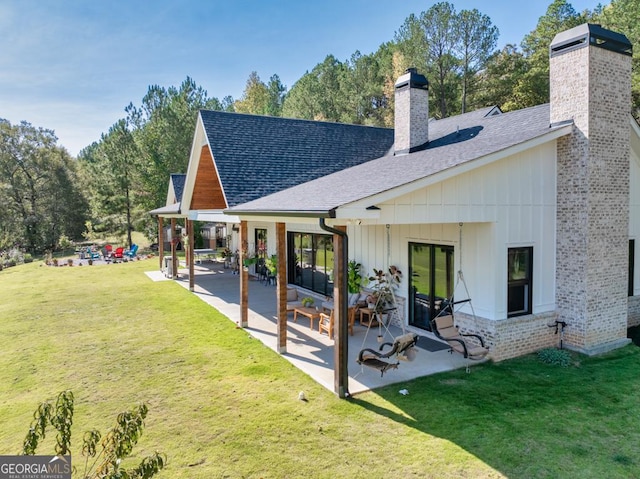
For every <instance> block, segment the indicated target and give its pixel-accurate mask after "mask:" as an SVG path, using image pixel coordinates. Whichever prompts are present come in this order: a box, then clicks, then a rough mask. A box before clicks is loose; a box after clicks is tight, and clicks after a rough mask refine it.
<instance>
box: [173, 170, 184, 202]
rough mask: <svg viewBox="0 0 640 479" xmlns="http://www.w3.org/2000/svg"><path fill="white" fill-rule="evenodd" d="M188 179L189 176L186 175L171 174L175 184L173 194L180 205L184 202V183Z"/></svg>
mask: <svg viewBox="0 0 640 479" xmlns="http://www.w3.org/2000/svg"><path fill="white" fill-rule="evenodd" d="M186 179H187V175H185V174H184V173H171V183H172V184H173V192H174V193H175V195H176V201H177V202H178V203H180V202H181V201H182V193H183V192H184V182H185V181H186Z"/></svg>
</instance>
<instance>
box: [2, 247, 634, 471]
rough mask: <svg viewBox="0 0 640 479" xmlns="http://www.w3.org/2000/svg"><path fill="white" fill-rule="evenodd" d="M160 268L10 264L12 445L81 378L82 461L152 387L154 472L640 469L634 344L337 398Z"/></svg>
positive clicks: (147, 449) (6, 300) (7, 367)
mask: <svg viewBox="0 0 640 479" xmlns="http://www.w3.org/2000/svg"><path fill="white" fill-rule="evenodd" d="M157 267H158V264H157V259H151V260H144V261H139V262H132V263H126V264H117V265H104V266H92V267H88V266H83V267H77V266H76V267H71V268H70V267H59V268H50V267H44V266H40V265H39V263H33V264H30V265H24V266H19V267H15V268H9V269H6V270H4V271H2V272H0V321H1V322H2V348H0V424H2V427H1V428H0V454H13V453H17V452H18V451H19V450H20V448H21V444H22V440H23V438H24V436H25V434H26V431H27V428H28V424H29V422H30V420H31V417H32V413H33V411H34V410H35V408H36V406H37V404H38V403H39V402H41V401H42V400H44V399H48V398H52V397H54V396H55V395H56V394H57V393H58V392H59V391H61V390H63V389H71V390H73V392H74V394H75V396H76V411H75V420H74V426H73V431H74V432H73V434H74V441H73V444H74V447H75V449H76V452H75V454H74V455H73V457H74V462H75V464H76V465H81V463H82V461H81V456H80V453H79V447H80V442H81V437H82V433H83V432H84V431H86V430H88V429H90V428H98V429H100V430H101V431H102V432H104V431H105V430H106V429H107V428H108V427H110V425H111V424H112V422H113V419H114V418H115V415H116V414H117V413H119V412H120V411H123V410H125V409H129V408H130V407H131V406H133V405H135V404H137V403H138V402H140V401H144V402H146V403H147V404H148V405H149V408H150V412H149V416H148V417H147V425H146V429H145V433H144V435H143V436H142V439H141V441H140V443H139V444H138V446H137V447H136V448H135V449H134V455H135V457H134V458H133V459H138V460H139V459H140V458H141V457H142V456H144V455H147V454H149V453H151V452H153V451H154V450H160V451H163V452H165V453H166V454H167V455H168V457H169V464H168V466H167V468H166V469H165V470H164V471H163V472H162V473H161V474H160V475H159V477H167V478H169V477H170V478H224V477H228V478H243V477H245V478H301V477H313V478H341V477H349V478H367V479H369V478H374V477H375V478H377V477H396V476H398V477H416V478H425V477H426V478H430V477H432V478H461V477H468V478H495V477H511V478H565V477H566V478H569V477H580V478H602V477H607V478H618V477H620V478H628V477H637V476H638V472H639V471H640V459H639V458H638V457H637V446H636V445H637V444H638V443H639V441H640V434H639V433H638V432H637V431H636V429H635V427H634V424H636V423H637V422H638V419H640V418H639V415H640V413H639V412H638V411H640V394H639V393H640V377H639V375H638V374H637V371H638V369H639V368H640V349H638V348H637V347H635V346H628V347H626V348H623V349H621V350H618V351H615V352H613V353H611V354H608V355H604V356H600V357H594V358H586V357H580V356H575V355H574V356H573V364H572V365H571V366H569V367H567V368H560V367H554V366H550V365H546V364H543V363H541V362H540V361H539V360H538V359H537V358H536V356H535V355H531V356H527V357H524V358H520V359H516V360H511V361H505V362H502V363H498V364H487V365H481V366H477V367H474V368H473V369H472V372H471V373H470V374H466V373H465V372H464V371H457V372H452V373H446V374H439V375H435V376H430V377H426V378H421V379H418V380H415V381H412V382H408V383H403V384H398V385H395V386H393V387H388V388H385V389H381V390H377V391H375V392H371V393H366V394H362V395H358V396H357V397H356V398H354V399H352V400H350V401H343V400H339V399H338V398H337V397H335V396H334V395H333V394H332V393H330V392H329V391H327V390H325V389H324V388H322V387H321V386H319V385H317V384H316V383H314V382H313V381H311V380H310V379H309V377H308V376H306V375H305V374H304V373H302V372H300V371H298V370H297V369H295V368H294V367H293V366H291V365H290V364H289V363H288V362H287V361H285V360H283V359H282V358H280V357H279V356H278V355H277V354H276V353H274V352H272V351H271V350H269V349H267V348H266V347H264V346H262V345H261V343H259V342H258V341H256V340H253V339H251V337H250V336H248V335H247V334H246V332H245V331H243V330H242V329H237V328H236V327H235V325H234V324H233V323H232V322H231V321H229V320H227V319H226V318H224V317H223V316H222V315H220V314H219V313H218V312H216V311H215V310H214V309H212V308H211V307H210V306H208V305H206V304H205V303H204V302H202V301H200V300H199V299H197V298H196V297H195V296H193V295H192V294H190V293H189V292H188V291H187V290H185V289H184V288H182V287H181V286H179V285H176V284H174V283H173V282H169V281H167V282H159V283H154V282H152V281H150V280H148V279H147V278H146V276H145V275H144V274H143V272H144V271H146V270H153V269H157ZM390 374H392V373H390ZM403 388H406V389H408V390H409V395H407V396H403V395H400V394H398V390H400V389H403ZM300 390H304V391H305V393H306V396H307V397H308V399H309V400H308V402H302V401H299V400H298V399H297V396H298V392H299V391H300ZM52 443H53V435H52V434H49V435H48V436H47V439H46V442H45V444H44V445H43V447H42V448H41V449H40V451H39V452H40V453H43V454H45V453H50V452H52V450H53V447H52Z"/></svg>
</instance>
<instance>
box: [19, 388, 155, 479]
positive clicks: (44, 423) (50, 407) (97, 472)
mask: <svg viewBox="0 0 640 479" xmlns="http://www.w3.org/2000/svg"><path fill="white" fill-rule="evenodd" d="M73 411H74V397H73V393H72V392H71V391H63V392H61V393H60V394H58V397H57V399H56V402H55V405H54V404H53V401H45V402H43V403H42V404H40V405H39V406H38V408H37V409H36V411H35V413H34V414H33V418H34V419H33V421H32V422H31V425H30V427H29V431H28V432H27V436H26V437H25V440H24V443H23V446H22V452H23V454H25V455H33V454H35V453H36V450H37V448H38V445H39V444H40V441H41V440H42V439H44V438H45V435H46V431H47V427H48V426H52V427H53V428H54V429H55V430H56V431H57V435H56V446H55V453H56V455H59V456H65V455H69V454H70V451H71V426H72V425H73ZM148 411H149V410H148V408H147V406H146V405H145V404H141V405H139V406H138V407H136V408H133V409H132V410H131V411H125V412H122V413H120V414H118V416H117V418H116V424H115V426H114V427H113V428H111V430H109V432H108V433H107V434H106V435H105V436H104V438H103V437H102V436H101V434H100V432H99V431H98V430H95V429H94V430H91V431H87V432H86V433H85V435H84V437H83V445H82V455H83V456H84V457H85V458H86V460H85V468H84V471H83V472H82V477H83V478H86V479H129V478H130V479H133V478H138V479H148V478H151V477H153V476H155V475H156V474H157V473H158V472H160V471H161V470H162V469H163V468H164V465H165V464H166V462H167V458H166V456H165V455H164V454H161V453H159V452H156V453H155V454H153V455H151V456H148V457H145V458H144V459H142V461H141V462H140V464H139V465H138V466H137V467H134V468H132V469H125V468H124V467H121V461H122V459H124V458H126V457H128V456H129V455H130V454H131V452H132V451H133V447H134V446H135V445H136V444H137V443H138V440H139V439H140V436H141V435H142V431H143V429H144V420H145V418H146V417H147V413H148ZM89 458H91V459H93V462H92V463H91V465H89Z"/></svg>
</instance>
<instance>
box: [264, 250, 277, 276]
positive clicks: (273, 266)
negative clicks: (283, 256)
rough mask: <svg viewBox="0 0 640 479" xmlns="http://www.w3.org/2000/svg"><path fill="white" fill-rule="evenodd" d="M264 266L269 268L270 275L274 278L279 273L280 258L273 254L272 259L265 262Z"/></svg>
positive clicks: (269, 258)
mask: <svg viewBox="0 0 640 479" xmlns="http://www.w3.org/2000/svg"><path fill="white" fill-rule="evenodd" d="M264 266H265V268H267V270H268V271H269V273H271V274H272V275H273V276H275V275H276V273H277V272H278V257H277V256H276V255H275V254H272V255H271V256H270V257H268V258H267V259H265V260H264Z"/></svg>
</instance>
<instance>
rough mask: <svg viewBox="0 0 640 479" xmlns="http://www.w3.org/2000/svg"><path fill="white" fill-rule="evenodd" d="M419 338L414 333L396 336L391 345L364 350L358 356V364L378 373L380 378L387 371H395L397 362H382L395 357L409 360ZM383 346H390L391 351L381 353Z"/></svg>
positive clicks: (382, 345)
mask: <svg viewBox="0 0 640 479" xmlns="http://www.w3.org/2000/svg"><path fill="white" fill-rule="evenodd" d="M418 338H419V336H418V335H417V334H415V333H407V334H403V335H402V336H398V337H397V338H396V339H395V340H394V341H393V343H383V344H381V345H380V350H379V351H376V350H375V349H370V348H366V349H363V350H362V351H360V353H359V354H358V364H360V365H362V366H368V367H370V368H374V369H377V370H378V371H380V377H382V376H384V373H385V371H387V369H397V368H398V364H400V363H399V362H397V361H396V362H395V363H393V362H389V361H384V359H390V358H392V357H394V356H395V357H396V359H404V358H411V357H412V356H413V353H414V351H412V348H413V347H414V346H415V345H416V343H417V342H418ZM385 346H391V349H390V350H389V351H387V352H386V353H383V352H382V349H383V348H384V347H385Z"/></svg>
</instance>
